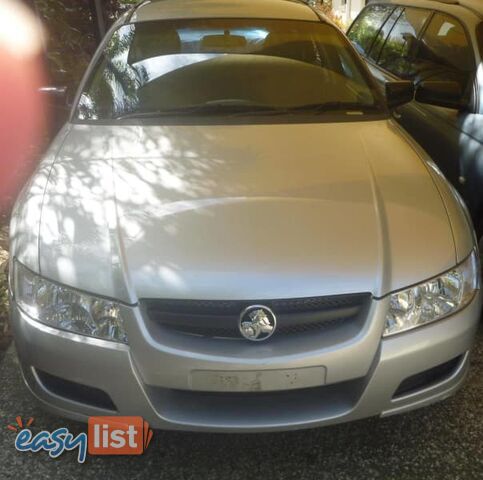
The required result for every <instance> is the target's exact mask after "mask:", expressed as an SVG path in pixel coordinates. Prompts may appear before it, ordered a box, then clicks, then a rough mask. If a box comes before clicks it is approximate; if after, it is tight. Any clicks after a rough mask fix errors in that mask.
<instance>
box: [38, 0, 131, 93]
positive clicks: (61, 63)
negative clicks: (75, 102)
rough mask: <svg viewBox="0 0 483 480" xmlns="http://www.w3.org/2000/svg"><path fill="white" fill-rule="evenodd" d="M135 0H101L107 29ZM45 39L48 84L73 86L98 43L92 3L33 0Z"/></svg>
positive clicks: (67, 0) (86, 0) (73, 0)
mask: <svg viewBox="0 0 483 480" xmlns="http://www.w3.org/2000/svg"><path fill="white" fill-rule="evenodd" d="M136 3H138V1H137V0H103V2H102V6H103V15H104V18H105V21H106V23H107V26H109V25H111V24H112V23H113V22H114V21H115V19H116V18H118V17H119V15H121V14H122V13H124V12H125V11H126V10H127V9H129V8H130V7H131V6H132V5H133V4H136ZM33 4H34V8H35V10H36V13H37V15H38V16H39V17H40V19H41V20H42V22H43V24H44V28H45V31H46V36H47V54H46V56H47V69H48V73H49V75H50V77H51V82H52V83H53V84H57V85H67V86H71V87H74V88H75V87H77V85H78V84H79V82H80V80H81V78H82V75H83V73H84V71H85V69H86V67H87V65H88V63H89V61H90V59H91V58H92V55H93V54H94V52H95V50H96V48H97V45H98V43H99V40H100V39H99V35H98V23H97V18H96V15H95V8H94V2H93V1H92V0H62V1H52V0H34V2H33Z"/></svg>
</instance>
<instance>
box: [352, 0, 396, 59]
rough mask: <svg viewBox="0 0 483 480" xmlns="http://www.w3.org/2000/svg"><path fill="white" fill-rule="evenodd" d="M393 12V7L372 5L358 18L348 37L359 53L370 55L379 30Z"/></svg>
mask: <svg viewBox="0 0 483 480" xmlns="http://www.w3.org/2000/svg"><path fill="white" fill-rule="evenodd" d="M393 10H394V6H391V5H371V6H369V7H367V8H366V9H365V10H363V11H362V13H361V14H360V15H359V16H358V17H357V19H356V20H355V22H354V23H353V25H352V27H351V28H350V30H349V32H348V36H349V39H350V40H351V42H352V43H353V44H354V46H355V47H356V49H357V50H358V52H359V53H361V54H362V55H366V56H367V55H368V54H369V51H370V50H371V47H372V44H373V42H374V40H375V39H376V35H377V33H378V32H379V29H380V28H381V26H382V25H383V24H384V22H385V21H386V19H387V18H388V17H389V15H390V14H391V12H392V11H393Z"/></svg>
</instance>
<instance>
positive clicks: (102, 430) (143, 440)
mask: <svg viewBox="0 0 483 480" xmlns="http://www.w3.org/2000/svg"><path fill="white" fill-rule="evenodd" d="M152 438H153V431H152V430H151V429H150V428H149V424H148V422H146V421H144V420H143V418H142V417H89V422H88V452H89V453H90V454H91V455H142V454H143V453H144V451H145V450H146V449H147V448H148V445H149V443H150V442H151V439H152Z"/></svg>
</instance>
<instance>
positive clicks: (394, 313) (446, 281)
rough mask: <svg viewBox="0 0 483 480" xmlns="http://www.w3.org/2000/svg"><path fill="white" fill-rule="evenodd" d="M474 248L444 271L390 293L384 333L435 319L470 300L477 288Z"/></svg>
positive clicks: (476, 257)
mask: <svg viewBox="0 0 483 480" xmlns="http://www.w3.org/2000/svg"><path fill="white" fill-rule="evenodd" d="M478 279H479V268H478V255H477V253H476V251H474V252H472V254H471V255H470V256H469V257H468V258H467V259H466V260H465V261H464V262H463V263H461V264H460V265H458V266H457V267H455V268H453V269H452V270H450V271H449V272H446V273H444V274H443V275H441V276H439V277H436V278H433V279H432V280H429V281H427V282H424V283H421V284H420V285H416V286H414V287H411V288H408V289H407V290H401V291H400V292H396V293H393V294H391V295H390V304H389V311H388V313H387V316H386V328H385V329H384V336H388V335H394V334H396V333H401V332H404V331H406V330H411V329H413V328H416V327H419V326H421V325H425V324H427V323H431V322H435V321H436V320H440V319H442V318H444V317H447V316H448V315H451V314H453V313H455V312H457V311H458V310H461V309H462V308H464V307H466V305H468V303H470V302H471V300H472V299H473V297H474V295H475V291H476V290H477V288H478Z"/></svg>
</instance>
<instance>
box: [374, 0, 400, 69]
mask: <svg viewBox="0 0 483 480" xmlns="http://www.w3.org/2000/svg"><path fill="white" fill-rule="evenodd" d="M402 11H403V9H402V7H398V8H396V9H395V10H394V11H393V12H392V13H391V15H390V16H389V18H388V19H387V20H386V22H385V23H384V25H383V26H382V28H381V29H380V30H379V33H378V34H377V36H376V39H375V40H374V43H373V45H372V48H371V51H370V52H369V57H370V58H372V60H374V61H376V62H377V60H378V59H379V55H380V54H381V48H382V46H383V45H384V42H385V40H386V38H387V36H388V35H389V33H390V32H391V31H392V29H393V27H394V24H395V23H396V21H397V19H398V18H399V16H400V15H401V12H402Z"/></svg>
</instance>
